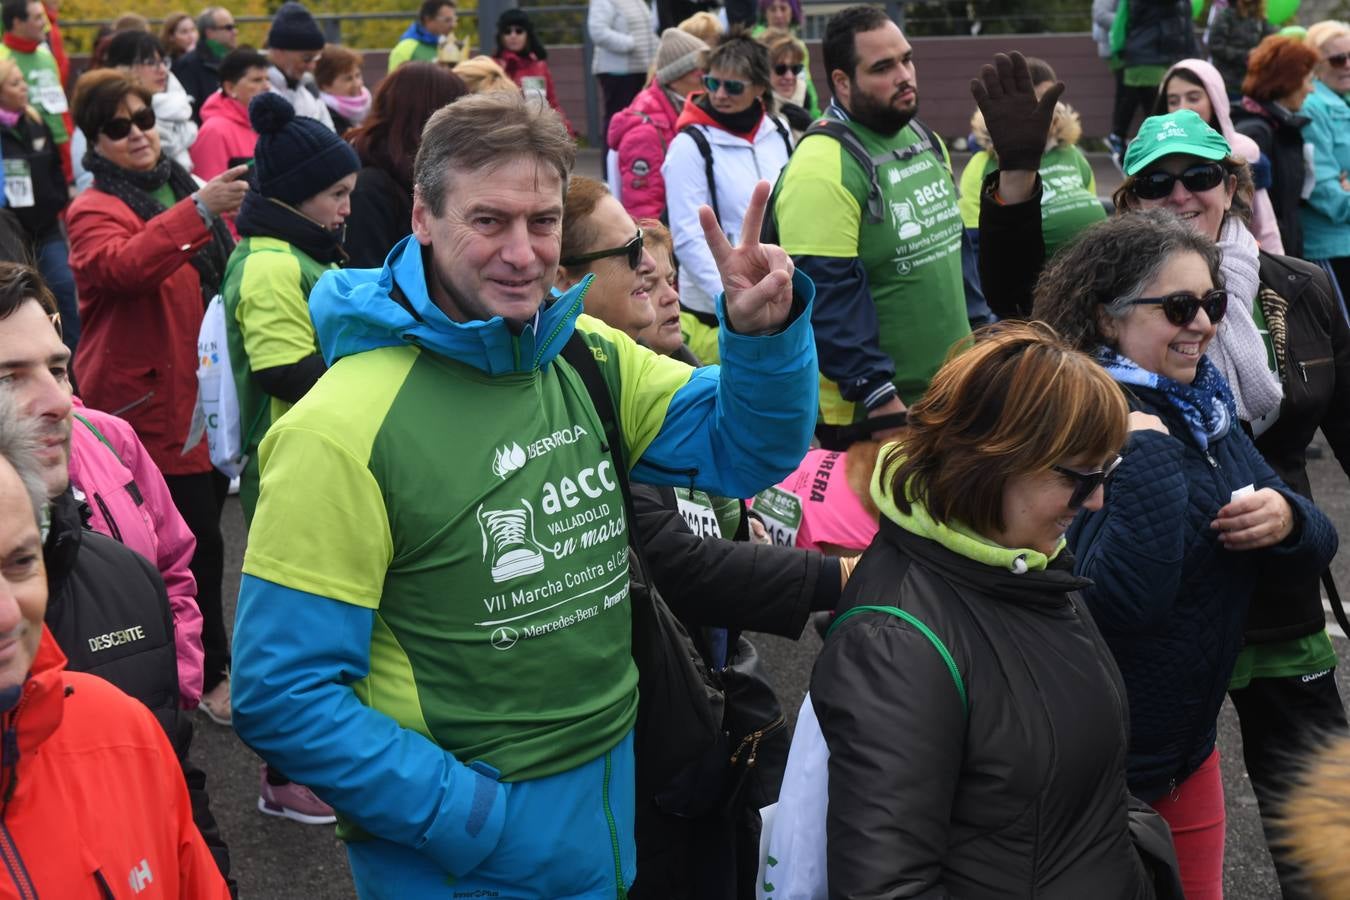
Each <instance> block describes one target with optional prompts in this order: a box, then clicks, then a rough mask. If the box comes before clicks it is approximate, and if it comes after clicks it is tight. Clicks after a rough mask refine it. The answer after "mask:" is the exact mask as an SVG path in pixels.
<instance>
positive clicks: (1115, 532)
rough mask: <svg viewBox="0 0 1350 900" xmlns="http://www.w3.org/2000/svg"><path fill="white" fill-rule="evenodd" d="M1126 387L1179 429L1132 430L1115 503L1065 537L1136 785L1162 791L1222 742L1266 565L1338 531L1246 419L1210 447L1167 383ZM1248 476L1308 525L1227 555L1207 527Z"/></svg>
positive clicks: (1326, 557)
mask: <svg viewBox="0 0 1350 900" xmlns="http://www.w3.org/2000/svg"><path fill="white" fill-rule="evenodd" d="M1130 392H1131V393H1132V395H1133V399H1132V401H1131V404H1130V406H1131V408H1132V409H1139V410H1142V411H1143V412H1148V413H1152V414H1154V415H1156V416H1158V417H1159V418H1161V419H1162V420H1163V422H1164V423H1165V424H1166V425H1167V428H1168V430H1169V431H1170V432H1171V434H1170V435H1164V434H1161V433H1160V432H1156V431H1136V432H1132V433H1131V435H1130V440H1129V443H1128V444H1127V446H1126V450H1125V454H1124V461H1123V462H1122V463H1121V465H1120V468H1119V469H1118V470H1117V472H1116V476H1115V479H1114V480H1113V481H1112V483H1111V484H1110V486H1109V488H1108V490H1107V494H1106V503H1105V505H1104V506H1103V507H1102V509H1101V510H1099V511H1097V512H1094V513H1084V514H1082V515H1080V516H1079V517H1078V519H1077V520H1076V521H1075V522H1074V525H1073V527H1072V528H1071V529H1070V530H1069V535H1068V538H1069V546H1070V547H1071V548H1072V551H1073V554H1074V556H1075V557H1076V558H1077V560H1078V564H1077V571H1078V573H1079V574H1081V575H1084V576H1086V577H1088V578H1091V579H1092V581H1093V585H1092V587H1089V588H1085V589H1084V590H1083V596H1084V597H1085V599H1086V600H1087V602H1088V606H1089V608H1090V609H1091V610H1092V614H1093V616H1094V618H1095V619H1096V622H1097V625H1098V627H1099V628H1100V629H1101V631H1102V634H1103V636H1104V637H1105V638H1106V642H1107V644H1108V646H1110V648H1111V652H1112V653H1113V654H1114V656H1115V658H1116V664H1117V665H1118V666H1119V667H1120V671H1121V674H1122V675H1123V676H1124V679H1125V687H1126V693H1127V695H1128V697H1129V704H1130V749H1129V755H1128V759H1127V773H1128V780H1129V786H1130V790H1131V792H1133V793H1134V794H1135V795H1136V796H1139V797H1141V798H1142V799H1144V800H1148V801H1152V800H1156V799H1157V798H1158V797H1160V796H1163V795H1164V794H1166V793H1168V792H1169V791H1170V790H1171V788H1172V787H1174V786H1175V785H1176V784H1180V783H1181V782H1182V781H1184V780H1185V779H1186V778H1187V777H1188V776H1189V775H1190V774H1191V773H1192V772H1194V771H1195V770H1196V769H1197V768H1198V767H1199V766H1200V764H1201V763H1202V762H1204V761H1205V759H1206V758H1207V757H1208V756H1209V754H1210V753H1211V752H1212V751H1213V749H1214V738H1215V723H1216V722H1217V720H1218V715H1219V708H1220V706H1221V705H1222V704H1223V698H1224V692H1225V690H1226V688H1227V686H1228V677H1229V675H1230V674H1231V672H1232V669H1233V663H1234V661H1235V660H1236V659H1237V655H1238V651H1239V650H1241V649H1242V631H1243V625H1244V623H1245V620H1246V617H1247V605H1248V602H1249V601H1250V600H1251V595H1252V589H1253V586H1254V585H1255V583H1256V577H1255V576H1256V573H1257V572H1262V573H1271V574H1276V575H1278V574H1279V573H1281V572H1290V573H1306V572H1310V571H1312V572H1320V571H1321V570H1322V568H1323V567H1324V566H1326V564H1327V563H1328V562H1329V561H1330V559H1331V557H1332V556H1333V555H1334V554H1335V552H1336V540H1337V539H1336V530H1335V528H1334V527H1333V526H1332V524H1331V522H1330V521H1328V520H1327V518H1326V516H1324V515H1323V514H1322V513H1321V512H1320V511H1319V510H1318V509H1317V507H1315V506H1313V504H1312V503H1311V502H1310V501H1308V500H1307V499H1305V498H1303V497H1300V496H1299V495H1298V494H1296V493H1294V492H1293V491H1292V490H1290V489H1289V488H1288V487H1286V486H1285V484H1284V482H1282V481H1280V479H1279V478H1278V477H1277V476H1276V475H1275V473H1274V472H1272V471H1271V469H1270V466H1268V465H1267V464H1266V462H1265V460H1263V459H1262V458H1261V455H1260V454H1259V453H1258V452H1257V450H1256V448H1255V447H1254V446H1253V445H1252V442H1251V440H1250V439H1249V438H1248V437H1247V435H1246V434H1245V433H1244V432H1243V431H1242V430H1241V429H1240V428H1237V427H1233V428H1231V429H1230V430H1229V432H1228V434H1227V435H1225V436H1224V437H1221V438H1218V439H1217V440H1214V441H1211V442H1210V446H1209V449H1208V452H1206V451H1205V450H1204V449H1202V448H1201V447H1200V445H1199V444H1198V443H1196V441H1195V439H1194V438H1193V437H1192V436H1191V434H1190V431H1189V430H1188V429H1187V427H1186V425H1185V423H1184V421H1183V419H1182V418H1181V416H1180V414H1179V413H1177V412H1176V411H1175V410H1174V409H1173V408H1172V406H1171V405H1170V404H1168V402H1167V401H1166V399H1165V398H1164V396H1163V395H1162V394H1161V393H1159V392H1157V391H1153V390H1150V389H1147V388H1140V387H1131V388H1130ZM1248 484H1251V485H1255V486H1256V487H1257V488H1262V487H1271V488H1274V489H1275V490H1278V491H1279V492H1280V493H1281V494H1283V495H1284V496H1285V498H1286V499H1287V500H1288V501H1289V505H1290V506H1291V507H1293V509H1294V514H1295V517H1296V518H1297V520H1298V521H1297V523H1296V525H1295V527H1294V531H1293V532H1292V533H1291V534H1290V536H1289V538H1288V539H1286V540H1285V542H1284V543H1282V544H1280V545H1278V546H1275V547H1270V548H1267V549H1264V550H1249V551H1243V552H1236V551H1229V550H1226V549H1224V547H1223V545H1222V544H1220V543H1219V541H1218V533H1217V532H1215V531H1213V530H1212V529H1211V528H1210V527H1209V526H1210V523H1211V522H1212V521H1213V520H1214V518H1215V515H1216V514H1217V513H1218V511H1219V509H1220V508H1221V507H1222V506H1224V505H1225V504H1227V503H1228V502H1229V500H1230V499H1231V495H1232V492H1233V491H1234V490H1236V489H1238V488H1240V487H1243V486H1245V485H1248Z"/></svg>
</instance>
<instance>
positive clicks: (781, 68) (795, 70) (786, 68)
mask: <svg viewBox="0 0 1350 900" xmlns="http://www.w3.org/2000/svg"><path fill="white" fill-rule="evenodd" d="M803 68H804V66H803V65H802V64H801V63H793V64H792V65H788V64H787V63H779V64H778V65H776V66H774V67H773V73H774V74H775V75H778V76H780V77H781V76H783V75H786V74H787V73H789V72H791V73H792V74H793V75H800V74H802V69H803Z"/></svg>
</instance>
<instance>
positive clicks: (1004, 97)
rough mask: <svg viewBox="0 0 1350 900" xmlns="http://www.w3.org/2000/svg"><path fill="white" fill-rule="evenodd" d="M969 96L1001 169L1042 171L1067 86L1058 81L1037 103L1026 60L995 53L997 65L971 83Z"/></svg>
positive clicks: (1018, 56)
mask: <svg viewBox="0 0 1350 900" xmlns="http://www.w3.org/2000/svg"><path fill="white" fill-rule="evenodd" d="M970 93H971V95H972V96H973V97H974V98H975V102H976V103H977V104H979V107H980V112H982V113H983V114H984V124H985V126H986V127H988V129H989V138H990V140H992V141H993V143H994V152H995V153H996V154H998V167H999V168H1000V169H1002V170H1004V171H1009V172H1011V171H1018V170H1025V171H1032V172H1034V171H1036V170H1037V169H1039V168H1040V167H1041V156H1042V155H1043V154H1044V153H1045V142H1046V139H1047V137H1048V136H1049V134H1050V121H1051V120H1052V119H1053V118H1054V116H1055V104H1056V103H1057V102H1059V98H1060V95H1061V94H1063V93H1064V84H1063V83H1062V82H1058V81H1057V82H1055V86H1054V87H1052V88H1050V90H1048V91H1046V92H1045V96H1044V97H1042V98H1041V99H1040V100H1039V101H1038V100H1037V99H1036V92H1035V90H1033V89H1032V85H1031V73H1030V72H1028V71H1027V61H1026V57H1024V56H1022V54H1020V53H1017V52H1015V51H1014V52H1013V54H1012V55H1011V56H1006V55H1004V54H1002V53H997V54H995V55H994V64H993V65H992V66H990V65H986V66H984V67H983V68H982V69H980V77H979V78H976V79H973V80H972V81H971V82H970Z"/></svg>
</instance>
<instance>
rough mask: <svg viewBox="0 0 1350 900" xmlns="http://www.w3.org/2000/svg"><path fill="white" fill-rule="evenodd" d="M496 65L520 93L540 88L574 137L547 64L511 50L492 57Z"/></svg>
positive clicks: (532, 56)
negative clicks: (515, 85)
mask: <svg viewBox="0 0 1350 900" xmlns="http://www.w3.org/2000/svg"><path fill="white" fill-rule="evenodd" d="M492 59H493V61H494V62H496V63H497V65H499V66H501V67H502V71H503V72H505V73H506V75H507V77H508V78H510V79H511V80H512V81H514V82H515V83H516V84H517V85H518V86H519V87H520V89H521V90H522V91H525V92H526V93H527V94H528V93H529V92H530V91H534V90H539V89H540V88H541V87H542V89H543V93H544V99H545V100H547V101H548V105H549V106H551V107H553V109H554V110H555V111H556V112H557V113H558V115H560V116H562V120H563V124H564V125H566V126H567V133H568V134H570V135H572V136H573V137H575V136H576V133H577V132H576V129H575V128H573V127H572V123H571V122H569V121H568V119H567V112H566V111H565V110H564V109H563V108H562V104H561V103H559V102H558V92H557V91H556V90H554V88H553V72H551V71H550V70H549V67H548V63H547V62H545V61H544V60H542V59H538V58H537V57H536V56H535V55H534V54H533V53H531V54H529V55H527V56H522V55H521V54H519V53H516V52H514V51H512V50H505V51H503V52H502V55H501V56H494V57H492Z"/></svg>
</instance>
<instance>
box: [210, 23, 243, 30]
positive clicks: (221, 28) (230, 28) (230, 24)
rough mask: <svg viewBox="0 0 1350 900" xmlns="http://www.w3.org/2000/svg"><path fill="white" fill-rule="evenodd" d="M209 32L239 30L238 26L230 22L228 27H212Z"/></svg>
mask: <svg viewBox="0 0 1350 900" xmlns="http://www.w3.org/2000/svg"><path fill="white" fill-rule="evenodd" d="M210 30H213V31H238V30H239V26H238V25H236V24H234V23H233V22H231V23H229V24H228V25H212V26H211V28H210Z"/></svg>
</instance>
